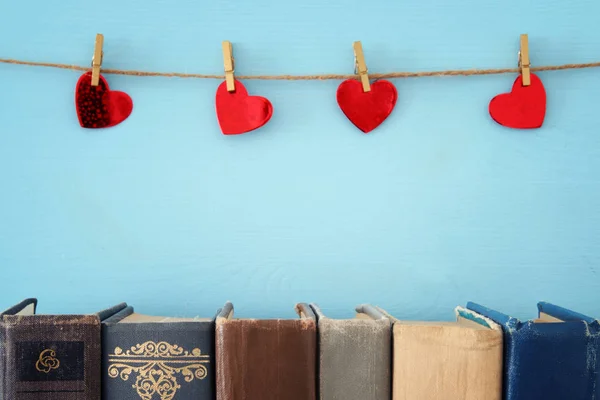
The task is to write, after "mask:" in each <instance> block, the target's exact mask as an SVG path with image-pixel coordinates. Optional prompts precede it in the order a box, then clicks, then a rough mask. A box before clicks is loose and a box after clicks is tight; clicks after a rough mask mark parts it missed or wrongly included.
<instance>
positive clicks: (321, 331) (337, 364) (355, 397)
mask: <svg viewBox="0 0 600 400" xmlns="http://www.w3.org/2000/svg"><path fill="white" fill-rule="evenodd" d="M310 307H311V308H312V310H313V311H314V313H315V315H316V317H317V331H318V338H319V346H318V347H319V361H318V362H319V364H318V365H319V398H320V399H321V400H336V399H344V400H388V399H389V398H390V396H391V393H392V391H391V338H392V325H391V321H390V319H389V318H388V317H386V316H385V315H384V314H383V313H381V312H380V311H379V310H377V309H376V308H375V307H373V306H370V305H361V306H358V307H357V308H356V318H353V319H332V318H328V317H327V316H326V315H325V314H324V313H323V312H322V311H321V309H320V308H319V306H317V305H316V304H311V305H310Z"/></svg>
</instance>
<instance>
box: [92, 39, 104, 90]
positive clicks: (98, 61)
mask: <svg viewBox="0 0 600 400" xmlns="http://www.w3.org/2000/svg"><path fill="white" fill-rule="evenodd" d="M102 46H104V35H102V34H101V33H99V34H97V35H96V45H95V46H94V58H92V86H98V83H100V67H101V66H102V55H103V53H102Z"/></svg>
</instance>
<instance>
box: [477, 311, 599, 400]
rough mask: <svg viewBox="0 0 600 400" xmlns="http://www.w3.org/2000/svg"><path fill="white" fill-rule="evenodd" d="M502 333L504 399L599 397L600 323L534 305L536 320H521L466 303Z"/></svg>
mask: <svg viewBox="0 0 600 400" xmlns="http://www.w3.org/2000/svg"><path fill="white" fill-rule="evenodd" d="M467 308H468V309H470V310H473V311H476V312H478V313H480V314H482V315H484V316H486V317H487V318H489V319H492V320H494V321H495V322H496V323H498V324H500V325H501V326H502V329H503V331H504V364H505V365H504V395H505V397H504V398H505V399H507V400H531V399H549V400H553V399H556V400H563V399H567V400H593V399H599V398H600V373H599V372H600V370H599V368H598V366H599V362H600V360H599V357H598V355H599V354H600V325H599V322H598V321H597V320H595V319H593V318H591V317H588V316H585V315H582V314H579V313H576V312H573V311H571V310H567V309H566V308H562V307H559V306H555V305H553V304H550V303H545V302H540V303H538V318H537V319H533V320H528V321H521V320H519V319H517V318H514V317H510V316H508V315H506V314H502V313H500V312H498V311H494V310H492V309H490V308H487V307H484V306H481V305H479V304H476V303H468V304H467Z"/></svg>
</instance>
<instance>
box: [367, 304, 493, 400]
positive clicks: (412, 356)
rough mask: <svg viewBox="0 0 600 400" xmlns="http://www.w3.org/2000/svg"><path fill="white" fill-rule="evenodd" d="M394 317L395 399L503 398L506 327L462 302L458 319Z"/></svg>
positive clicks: (462, 399) (458, 311) (482, 399)
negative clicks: (433, 319)
mask: <svg viewBox="0 0 600 400" xmlns="http://www.w3.org/2000/svg"><path fill="white" fill-rule="evenodd" d="M379 310H380V311H381V312H383V313H385V314H386V315H387V316H388V317H389V318H390V319H391V320H392V322H393V327H392V332H393V368H392V370H393V373H392V393H393V396H392V399H393V400H501V399H502V351H503V347H502V344H503V340H502V329H501V327H500V325H498V324H496V323H494V322H493V321H492V320H490V319H488V318H485V317H483V316H482V315H480V314H477V313H475V312H473V311H471V310H467V309H465V308H462V307H457V308H456V310H455V312H456V321H455V322H425V321H402V320H399V319H397V318H394V317H392V316H391V315H389V314H388V313H386V312H385V311H384V310H381V309H379Z"/></svg>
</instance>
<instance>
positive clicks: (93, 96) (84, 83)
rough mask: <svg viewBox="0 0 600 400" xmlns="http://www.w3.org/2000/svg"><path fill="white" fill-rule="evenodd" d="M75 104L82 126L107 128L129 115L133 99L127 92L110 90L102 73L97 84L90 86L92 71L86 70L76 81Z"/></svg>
mask: <svg viewBox="0 0 600 400" xmlns="http://www.w3.org/2000/svg"><path fill="white" fill-rule="evenodd" d="M75 106H76V109H77V116H78V117H79V124H80V125H81V126H82V127H84V128H109V127H111V126H115V125H118V124H120V123H121V122H123V121H125V120H126V119H127V117H129V115H131V111H132V110H133V101H132V100H131V97H129V95H128V94H127V93H124V92H117V91H114V90H110V88H109V87H108V83H107V82H106V79H104V77H103V76H102V75H100V81H99V82H98V86H92V73H91V72H86V73H85V74H83V75H81V77H80V78H79V81H78V82H77V88H76V89H75Z"/></svg>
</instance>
